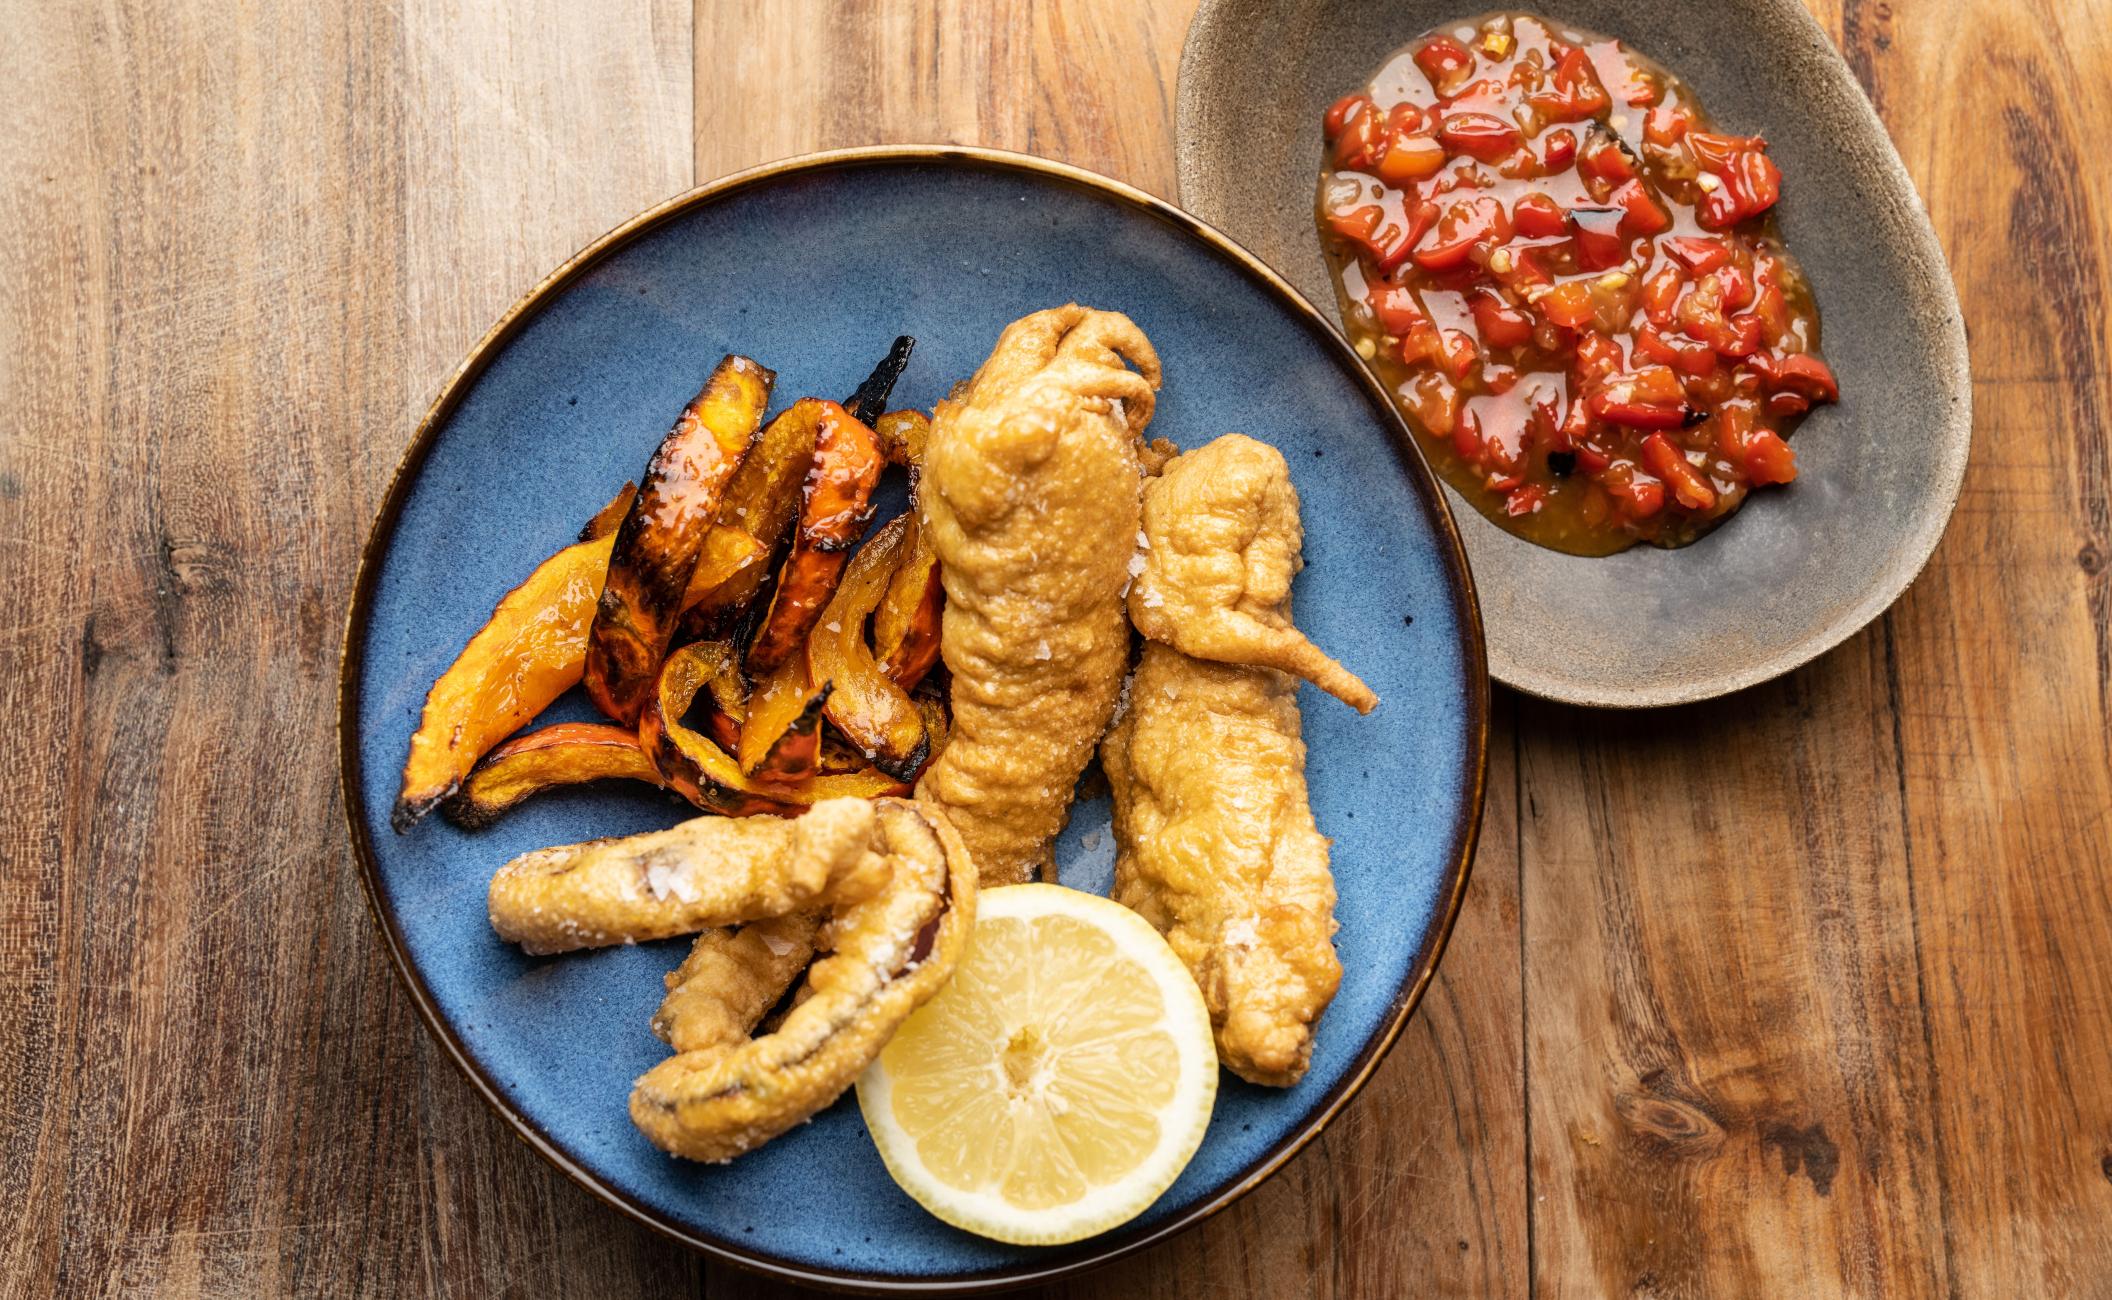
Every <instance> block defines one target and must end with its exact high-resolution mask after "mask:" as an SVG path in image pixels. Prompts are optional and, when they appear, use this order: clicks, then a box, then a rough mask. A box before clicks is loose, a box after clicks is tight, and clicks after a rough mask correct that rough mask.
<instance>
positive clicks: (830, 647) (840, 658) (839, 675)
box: [807, 515, 931, 780]
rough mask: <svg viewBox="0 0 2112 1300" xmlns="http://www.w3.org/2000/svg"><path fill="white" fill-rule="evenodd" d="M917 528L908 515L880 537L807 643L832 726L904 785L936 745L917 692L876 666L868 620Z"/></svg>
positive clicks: (861, 556) (860, 557)
mask: <svg viewBox="0 0 2112 1300" xmlns="http://www.w3.org/2000/svg"><path fill="white" fill-rule="evenodd" d="M914 529H915V523H914V520H913V518H912V517H911V516H909V515H902V516H900V517H898V518H896V519H893V520H891V521H889V522H888V524H887V526H886V527H884V528H882V529H881V530H880V531H879V532H877V533H875V534H873V539H872V540H871V541H869V542H867V543H866V544H865V546H864V547H863V548H862V549H861V550H859V552H858V554H857V557H856V558H854V559H853V560H852V561H851V563H850V567H849V568H848V569H847V570H846V571H845V572H844V575H843V581H842V583H841V584H839V585H838V586H837V588H836V595H835V598H834V599H832V600H830V601H829V606H828V609H827V611H826V612H824V613H823V614H822V616H821V622H820V624H819V625H818V626H816V627H815V629H814V631H813V633H812V634H811V635H810V636H809V637H808V638H807V677H808V679H809V680H810V681H816V682H822V683H826V685H827V686H828V689H829V694H828V702H827V704H826V706H825V707H826V709H827V712H828V715H829V721H830V722H832V723H834V724H835V726H836V729H837V730H838V731H841V732H842V733H843V734H844V736H845V738H846V739H848V740H849V741H850V742H851V744H853V745H855V746H857V747H858V748H860V749H862V750H864V751H865V753H866V756H867V757H869V758H871V759H872V760H873V765H874V766H875V767H878V768H879V769H880V770H881V771H883V772H886V773H888V774H889V775H891V776H899V777H901V778H903V779H904V780H909V779H912V778H914V777H915V776H916V774H917V772H918V771H919V770H920V769H921V768H922V767H923V766H924V760H925V759H926V757H928V756H929V754H930V752H931V746H930V743H929V741H928V739H927V738H926V736H925V734H924V719H923V717H922V716H921V715H920V714H919V713H918V712H917V706H916V705H915V704H914V703H912V702H911V701H910V698H909V692H907V691H905V690H903V689H902V688H901V687H900V686H897V685H896V684H895V683H894V682H893V681H891V680H889V678H888V676H887V674H885V673H883V672H881V671H880V665H879V664H877V663H875V662H874V660H873V651H872V647H870V646H868V645H867V644H866V641H865V622H866V619H867V618H868V617H870V616H871V614H872V612H873V609H874V608H875V607H876V606H878V605H879V604H880V601H881V598H882V597H884V596H885V595H886V594H887V588H888V584H889V582H890V581H891V580H892V578H893V577H894V574H895V566H896V565H897V564H898V563H899V562H900V560H901V557H902V555H903V553H904V552H906V551H907V550H908V549H909V545H910V542H911V536H910V534H911V533H912V532H913V531H914Z"/></svg>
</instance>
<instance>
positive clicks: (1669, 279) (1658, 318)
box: [1643, 262, 1686, 329]
mask: <svg viewBox="0 0 2112 1300" xmlns="http://www.w3.org/2000/svg"><path fill="white" fill-rule="evenodd" d="M1685 287H1686V281H1684V280H1682V279H1681V278H1680V274H1679V268H1678V267H1676V266H1673V265H1672V264H1671V263H1670V262H1666V263H1665V264H1664V265H1662V266H1660V267H1658V268H1657V269H1656V270H1655V271H1652V272H1651V273H1650V278H1649V279H1647V280H1645V281H1643V314H1644V315H1645V316H1648V317H1649V318H1650V323H1651V324H1653V325H1655V326H1657V327H1658V328H1660V329H1663V328H1664V327H1665V326H1668V325H1670V324H1671V323H1672V319H1673V311H1674V309H1675V308H1676V307H1677V306H1678V305H1679V291H1680V290H1681V289H1683V288H1685Z"/></svg>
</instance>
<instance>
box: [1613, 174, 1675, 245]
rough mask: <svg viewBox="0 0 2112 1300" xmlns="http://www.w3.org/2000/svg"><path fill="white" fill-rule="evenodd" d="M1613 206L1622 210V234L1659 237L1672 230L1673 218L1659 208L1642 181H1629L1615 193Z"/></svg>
mask: <svg viewBox="0 0 2112 1300" xmlns="http://www.w3.org/2000/svg"><path fill="white" fill-rule="evenodd" d="M1613 205H1614V206H1615V207H1617V208H1619V209H1620V210H1621V233H1622V234H1624V235H1658V234H1663V233H1664V232H1665V231H1667V230H1670V229H1671V228H1672V218H1671V217H1669V216H1667V215H1665V210H1664V209H1663V208H1661V207H1659V206H1657V200H1656V199H1653V198H1651V197H1650V191H1648V190H1647V189H1644V188H1643V183H1642V182H1641V181H1629V182H1628V183H1627V184H1626V185H1623V186H1621V187H1620V188H1619V189H1617V190H1615V191H1614V192H1613Z"/></svg>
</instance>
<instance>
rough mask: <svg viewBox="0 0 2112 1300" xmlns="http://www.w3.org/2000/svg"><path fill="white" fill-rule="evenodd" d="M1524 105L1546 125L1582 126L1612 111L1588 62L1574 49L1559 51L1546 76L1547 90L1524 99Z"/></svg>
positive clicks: (1609, 101)
mask: <svg viewBox="0 0 2112 1300" xmlns="http://www.w3.org/2000/svg"><path fill="white" fill-rule="evenodd" d="M1525 102H1526V103H1528V104H1530V105H1532V106H1533V107H1534V108H1535V109H1537V110H1539V113H1540V116H1542V117H1543V118H1546V119H1547V120H1548V121H1550V122H1582V121H1585V120H1586V119H1589V118H1594V117H1597V116H1598V115H1599V114H1601V113H1603V112H1605V111H1606V110H1607V109H1609V108H1611V107H1613V100H1612V98H1611V97H1610V96H1608V95H1607V93H1606V88H1605V87H1604V86H1601V85H1600V84H1599V74H1598V73H1597V72H1596V71H1594V70H1593V69H1592V66H1591V60H1590V59H1589V58H1588V57H1586V56H1585V53H1584V51H1582V50H1580V49H1576V48H1574V47H1564V48H1562V52H1561V54H1560V55H1559V56H1558V57H1557V58H1556V59H1555V67H1554V71H1553V72H1552V73H1550V74H1549V76H1548V79H1547V88H1546V89H1545V90H1542V91H1541V92H1539V93H1538V94H1535V95H1528V96H1526V100H1525Z"/></svg>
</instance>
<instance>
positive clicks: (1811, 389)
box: [1774, 352, 1841, 402]
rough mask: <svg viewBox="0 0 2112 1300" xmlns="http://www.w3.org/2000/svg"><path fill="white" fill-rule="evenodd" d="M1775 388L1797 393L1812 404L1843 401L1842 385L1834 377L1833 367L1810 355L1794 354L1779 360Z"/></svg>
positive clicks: (1776, 366) (1776, 368) (1776, 367)
mask: <svg viewBox="0 0 2112 1300" xmlns="http://www.w3.org/2000/svg"><path fill="white" fill-rule="evenodd" d="M1774 387H1775V388H1776V389H1777V390H1779V391H1786V392H1792V393H1797V394H1799V395H1800V396H1802V397H1804V398H1805V399H1806V400H1808V401H1812V402H1838V401H1840V400H1841V385H1840V382H1839V381H1838V380H1836V379H1835V378H1834V377H1833V367H1831V366H1829V365H1827V364H1826V363H1825V362H1823V361H1821V360H1819V359H1818V358H1817V357H1815V356H1812V355H1810V354H1809V353H1803V352H1792V353H1790V354H1789V355H1788V356H1785V357H1780V358H1778V359H1777V360H1776V362H1775V382H1774Z"/></svg>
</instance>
